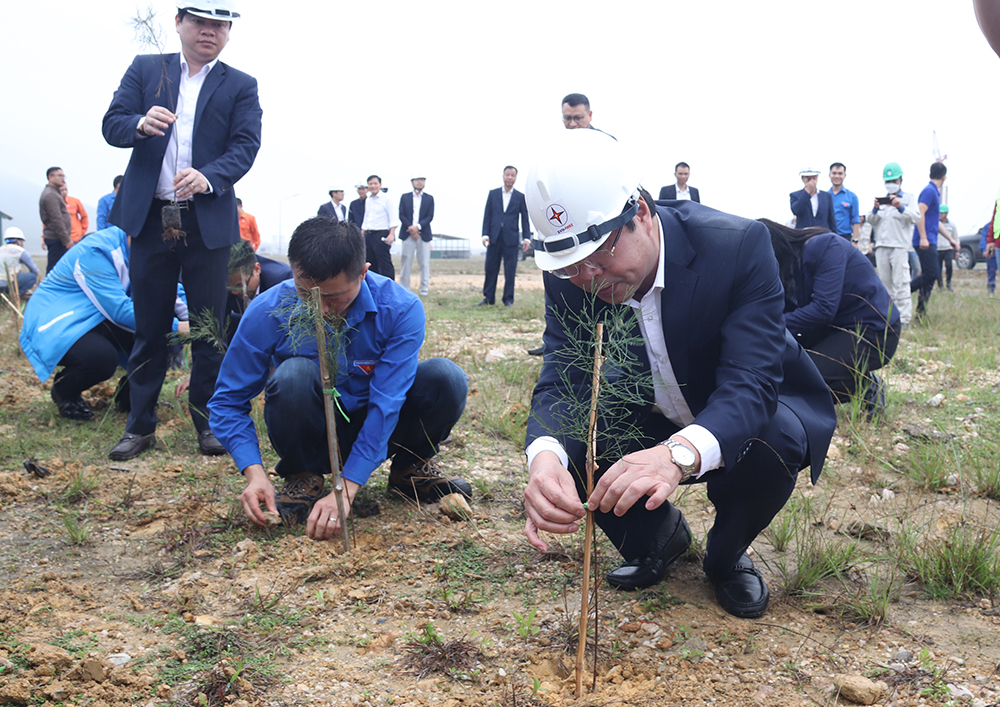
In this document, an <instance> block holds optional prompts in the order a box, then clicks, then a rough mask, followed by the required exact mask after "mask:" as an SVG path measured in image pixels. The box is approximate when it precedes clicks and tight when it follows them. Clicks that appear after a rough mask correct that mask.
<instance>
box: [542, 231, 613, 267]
mask: <svg viewBox="0 0 1000 707" xmlns="http://www.w3.org/2000/svg"><path fill="white" fill-rule="evenodd" d="M622 228H623V227H622ZM622 228H619V229H618V232H617V233H616V234H615V239H614V240H613V241H612V242H611V248H610V249H608V250H604V249H603V248H602V249H601V250H596V251H594V252H593V253H591V255H590V258H587V259H586V260H581V261H580V262H579V263H574V264H573V265H567V266H566V267H564V268H556V269H555V270H551V271H550V272H551V273H552V274H553V275H555V276H556V277H558V278H559V279H560V280H572V279H573V278H574V277H576V276H578V275H579V274H580V272H581V271H582V270H583V268H590V269H591V270H598V269H599V270H604V268H605V266H604V265H601V264H600V263H595V262H594V261H593V260H591V258H593V257H594V256H597V255H601V254H602V253H607V254H608V255H610V256H611V257H612V258H614V257H615V247H616V246H617V245H618V239H619V238H621V235H622Z"/></svg>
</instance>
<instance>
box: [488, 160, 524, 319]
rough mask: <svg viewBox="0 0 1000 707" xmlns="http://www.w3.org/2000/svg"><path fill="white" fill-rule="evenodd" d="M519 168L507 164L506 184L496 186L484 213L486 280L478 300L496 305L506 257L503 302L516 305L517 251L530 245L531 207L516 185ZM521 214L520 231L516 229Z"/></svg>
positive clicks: (504, 175) (508, 305) (504, 176)
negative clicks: (498, 277)
mask: <svg viewBox="0 0 1000 707" xmlns="http://www.w3.org/2000/svg"><path fill="white" fill-rule="evenodd" d="M515 181H517V168H516V167H512V166H510V165H507V166H506V167H504V168H503V187H502V188H499V189H493V190H492V191H491V192H490V195H489V196H488V197H486V210H485V212H484V213H483V245H484V246H486V281H485V282H484V283H483V299H482V301H480V302H477V303H476V306H477V307H480V306H482V305H484V304H496V294H497V276H498V275H499V274H500V261H501V259H502V260H503V303H504V306H505V307H513V306H514V277H515V276H516V275H517V250H518V248H519V247H520V248H521V250H523V251H525V252H527V250H528V246H529V245H530V244H531V240H530V239H531V224H530V222H529V221H528V207H527V206H525V203H524V194H522V193H521V192H519V191H518V190H517V189H515V188H514V182H515ZM518 217H520V219H521V230H520V231H518V230H517V220H518Z"/></svg>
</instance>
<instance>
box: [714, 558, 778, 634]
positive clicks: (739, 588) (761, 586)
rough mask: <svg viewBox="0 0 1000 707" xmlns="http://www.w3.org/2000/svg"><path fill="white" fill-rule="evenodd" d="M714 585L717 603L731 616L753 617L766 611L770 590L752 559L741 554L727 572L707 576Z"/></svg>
mask: <svg viewBox="0 0 1000 707" xmlns="http://www.w3.org/2000/svg"><path fill="white" fill-rule="evenodd" d="M708 578H709V580H710V581H711V582H712V586H714V587H715V598H716V600H717V601H718V602H719V605H720V606H721V607H722V608H723V609H725V610H726V611H728V612H729V613H730V614H732V615H733V616H737V617H739V618H741V619H755V618H757V617H758V616H760V615H761V614H763V613H764V612H765V611H767V602H768V599H770V598H771V592H770V591H769V590H768V588H767V582H765V581H764V578H763V577H762V576H761V574H760V572H759V571H758V570H757V568H756V567H754V566H753V560H751V559H750V558H749V557H747V556H746V555H743V557H741V558H740V559H739V560H737V562H736V564H735V565H734V566H733V569H732V570H731V571H730V572H729V574H726V575H723V576H721V577H714V576H712V575H709V576H708Z"/></svg>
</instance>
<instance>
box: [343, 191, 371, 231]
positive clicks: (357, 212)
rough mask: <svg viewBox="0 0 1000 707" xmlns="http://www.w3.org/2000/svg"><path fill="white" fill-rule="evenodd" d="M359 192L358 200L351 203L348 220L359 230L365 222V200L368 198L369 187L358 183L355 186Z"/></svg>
mask: <svg viewBox="0 0 1000 707" xmlns="http://www.w3.org/2000/svg"><path fill="white" fill-rule="evenodd" d="M354 188H355V189H356V190H357V192H358V198H357V199H355V200H354V201H352V202H351V205H350V207H348V209H347V220H348V221H350V222H351V223H353V224H354V225H355V226H357V227H358V228H361V224H363V223H364V222H365V199H366V198H367V197H368V185H367V184H365V183H363V182H358V183H357V184H355V185H354Z"/></svg>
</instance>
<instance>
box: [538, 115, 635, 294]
mask: <svg viewBox="0 0 1000 707" xmlns="http://www.w3.org/2000/svg"><path fill="white" fill-rule="evenodd" d="M541 153H542V154H541V155H540V156H539V159H538V160H537V161H536V162H535V164H534V165H533V166H532V167H531V169H530V170H529V171H528V181H527V185H526V187H525V190H524V191H525V200H526V202H527V206H528V216H530V217H531V222H532V223H533V224H534V225H535V238H533V239H532V242H531V244H532V246H534V248H535V264H536V265H538V267H539V268H541V269H542V270H547V271H549V272H556V271H559V270H560V269H562V268H565V267H567V266H569V265H572V264H573V263H578V262H580V261H581V260H584V259H586V258H588V257H589V256H590V255H591V254H592V253H594V252H595V251H596V250H597V249H598V248H600V247H601V244H602V243H603V242H604V241H605V240H606V239H607V238H608V236H609V235H610V234H611V233H612V232H613V231H614V230H615V229H617V228H619V227H620V226H622V225H624V224H625V223H627V222H628V221H631V220H632V218H633V217H634V216H635V214H636V212H637V211H638V208H639V176H638V170H637V169H635V167H634V166H633V162H632V160H631V159H629V157H628V155H626V153H625V150H624V149H623V148H622V146H621V143H619V142H617V141H616V140H615V139H614V138H612V137H610V136H608V135H606V134H604V133H602V132H601V131H599V130H561V131H559V132H557V133H554V134H553V135H552V137H551V139H550V141H549V142H548V143H547V144H546V146H545V147H544V148H542V151H541ZM557 274H558V273H557Z"/></svg>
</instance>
